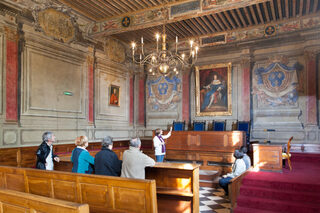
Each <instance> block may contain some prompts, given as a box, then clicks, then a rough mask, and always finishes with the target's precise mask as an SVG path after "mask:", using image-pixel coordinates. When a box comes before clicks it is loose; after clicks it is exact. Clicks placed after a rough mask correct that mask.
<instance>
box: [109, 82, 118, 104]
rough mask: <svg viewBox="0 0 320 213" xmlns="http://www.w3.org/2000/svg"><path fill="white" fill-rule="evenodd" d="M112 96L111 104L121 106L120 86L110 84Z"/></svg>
mask: <svg viewBox="0 0 320 213" xmlns="http://www.w3.org/2000/svg"><path fill="white" fill-rule="evenodd" d="M109 94H110V96H109V97H110V98H109V104H110V105H114V106H120V99H119V97H120V87H119V86H114V85H111V86H110V93H109Z"/></svg>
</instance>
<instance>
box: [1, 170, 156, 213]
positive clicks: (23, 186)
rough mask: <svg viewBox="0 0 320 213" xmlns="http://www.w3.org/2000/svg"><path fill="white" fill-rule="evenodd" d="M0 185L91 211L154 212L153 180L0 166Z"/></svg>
mask: <svg viewBox="0 0 320 213" xmlns="http://www.w3.org/2000/svg"><path fill="white" fill-rule="evenodd" d="M0 188H5V189H11V190H16V191H20V192H27V193H30V194H36V195H40V196H45V197H51V198H55V199H61V200H65V201H71V202H76V203H87V204H89V208H90V212H139V213H143V212H145V213H149V212H157V195H156V182H155V180H139V179H129V178H120V177H110V176H100V175H86V174H76V173H71V172H58V171H45V170H37V169H27V168H16V167H6V166H0Z"/></svg>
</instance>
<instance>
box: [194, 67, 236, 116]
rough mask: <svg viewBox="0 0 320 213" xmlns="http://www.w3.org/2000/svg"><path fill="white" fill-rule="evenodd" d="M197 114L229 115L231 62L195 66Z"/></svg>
mask: <svg viewBox="0 0 320 213" xmlns="http://www.w3.org/2000/svg"><path fill="white" fill-rule="evenodd" d="M195 74H196V111H197V113H196V114H197V116H210V115H231V113H232V111H231V89H232V88H231V87H232V86H231V63H228V64H215V65H206V66H201V67H196V73H195Z"/></svg>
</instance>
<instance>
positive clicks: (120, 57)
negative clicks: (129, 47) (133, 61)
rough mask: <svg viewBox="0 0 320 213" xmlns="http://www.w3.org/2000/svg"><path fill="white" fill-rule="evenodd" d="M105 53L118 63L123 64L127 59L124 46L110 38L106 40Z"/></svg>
mask: <svg viewBox="0 0 320 213" xmlns="http://www.w3.org/2000/svg"><path fill="white" fill-rule="evenodd" d="M105 52H106V55H107V57H108V58H109V59H110V60H112V61H114V62H117V63H123V62H124V61H125V59H126V52H125V48H124V46H123V45H122V44H121V43H120V42H119V41H117V40H115V39H112V38H109V39H107V40H106V44H105Z"/></svg>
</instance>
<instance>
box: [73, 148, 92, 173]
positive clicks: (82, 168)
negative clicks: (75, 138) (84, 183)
mask: <svg viewBox="0 0 320 213" xmlns="http://www.w3.org/2000/svg"><path fill="white" fill-rule="evenodd" d="M71 161H72V163H73V167H72V172H76V173H84V174H91V173H92V171H93V169H92V165H94V157H92V156H91V155H90V154H89V152H88V151H87V150H85V149H81V148H78V147H77V148H75V149H74V150H72V155H71ZM90 164H91V165H90Z"/></svg>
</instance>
